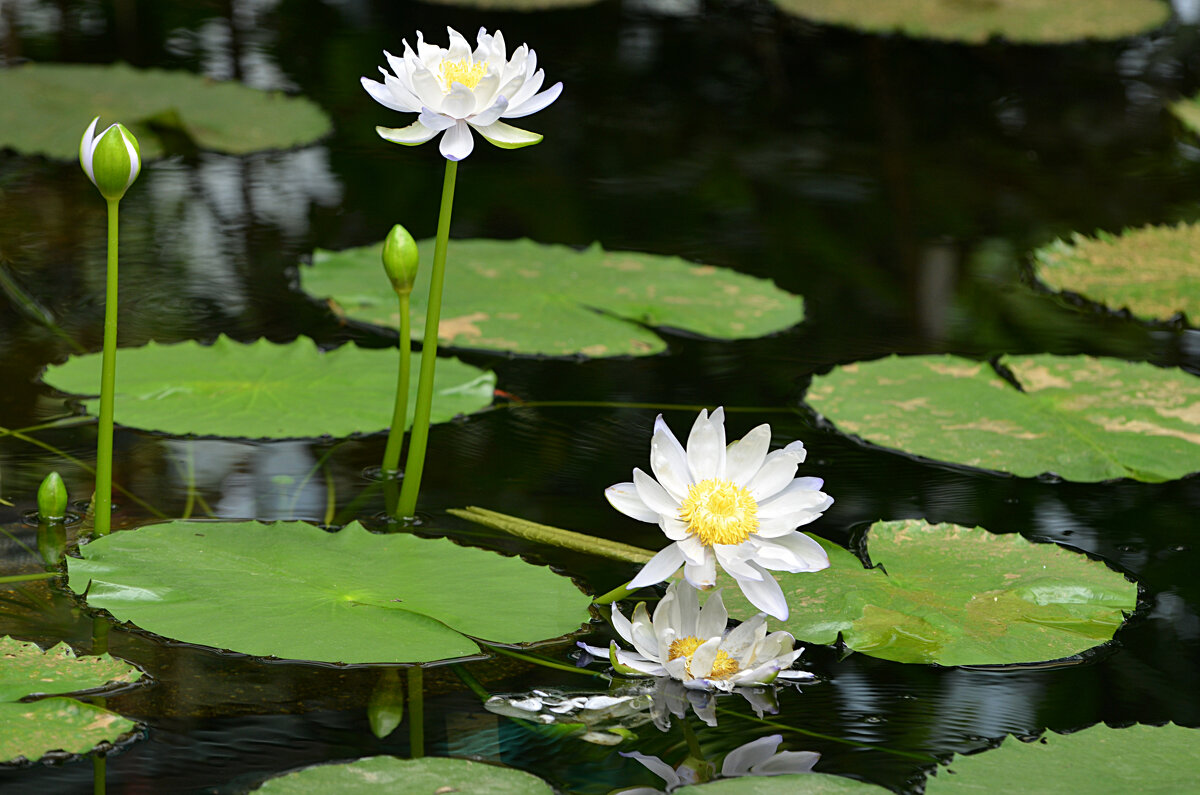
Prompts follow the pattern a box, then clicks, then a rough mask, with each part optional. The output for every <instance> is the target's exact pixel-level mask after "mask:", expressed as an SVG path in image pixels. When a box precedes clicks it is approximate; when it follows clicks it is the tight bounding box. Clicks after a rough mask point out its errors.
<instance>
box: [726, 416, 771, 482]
mask: <svg viewBox="0 0 1200 795" xmlns="http://www.w3.org/2000/svg"><path fill="white" fill-rule="evenodd" d="M770 446H771V426H770V425H767V424H766V423H763V424H762V425H759V426H758V427H757V428H753V429H752V430H751V431H750V432H749V433H747V434H746V435H745V436H743V437H742V438H741V439H738V440H737V441H736V442H733V443H732V444H730V445H729V447H728V448H727V449H726V451H725V477H726V478H728V479H729V480H732V481H733V482H734V483H736V484H738V485H739V486H745V485H746V484H747V483H749V482H750V479H751V478H753V477H754V475H755V473H756V472H758V470H759V469H760V468H762V465H763V460H764V459H765V458H766V456H767V448H768V447H770ZM756 499H757V498H756Z"/></svg>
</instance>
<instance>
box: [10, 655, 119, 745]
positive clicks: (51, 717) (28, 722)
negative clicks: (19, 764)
mask: <svg viewBox="0 0 1200 795" xmlns="http://www.w3.org/2000/svg"><path fill="white" fill-rule="evenodd" d="M141 675H142V674H141V671H139V670H138V669H136V668H134V667H133V666H132V665H129V664H127V663H124V662H121V661H120V660H115V659H113V658H112V657H110V656H108V655H107V654H102V655H99V656H96V657H76V656H75V652H73V651H72V650H71V648H70V647H69V646H67V645H66V644H65V643H60V644H58V645H57V646H55V647H54V648H51V649H48V650H47V651H42V650H41V649H39V648H38V647H37V646H36V645H35V644H33V643H22V642H21V641H18V640H14V639H13V638H9V637H0V762H14V761H16V760H18V759H21V758H24V759H26V760H30V761H35V760H37V759H40V758H41V757H43V756H45V755H46V754H47V753H49V752H51V751H65V752H66V753H71V754H85V753H87V752H88V751H90V750H92V749H93V748H95V747H96V745H97V744H98V743H102V742H109V743H115V742H116V741H117V740H118V739H119V738H120V736H121V735H122V734H126V733H128V732H131V731H133V729H134V723H133V721H130V720H126V719H125V718H122V717H121V716H120V715H118V714H116V713H115V712H109V711H108V710H106V709H102V708H100V707H97V706H93V705H91V704H85V703H83V702H82V701H77V700H75V699H73V698H62V697H58V698H43V699H40V700H37V701H24V702H23V701H20V699H22V698H25V697H28V696H40V695H43V694H50V693H72V692H77V691H81V690H95V689H97V688H102V687H107V686H111V685H121V684H129V683H131V682H135V681H137V679H138V678H139V677H141Z"/></svg>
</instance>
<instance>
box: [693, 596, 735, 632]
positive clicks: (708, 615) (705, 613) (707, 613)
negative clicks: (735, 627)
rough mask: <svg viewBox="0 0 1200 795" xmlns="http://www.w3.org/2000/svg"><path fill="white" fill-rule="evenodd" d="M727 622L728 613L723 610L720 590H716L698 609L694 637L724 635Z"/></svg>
mask: <svg viewBox="0 0 1200 795" xmlns="http://www.w3.org/2000/svg"><path fill="white" fill-rule="evenodd" d="M728 624H729V613H728V612H727V611H726V610H725V603H724V601H722V599H721V592H720V591H717V592H716V593H713V594H711V595H710V596H709V597H708V601H707V602H705V603H704V607H703V608H702V609H701V610H700V615H699V616H698V617H697V620H696V633H695V634H696V637H698V638H713V637H718V636H721V635H724V634H725V627H726V625H728Z"/></svg>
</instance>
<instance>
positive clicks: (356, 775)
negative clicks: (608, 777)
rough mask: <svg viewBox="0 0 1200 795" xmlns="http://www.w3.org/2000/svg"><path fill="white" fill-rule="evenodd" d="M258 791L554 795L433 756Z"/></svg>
mask: <svg viewBox="0 0 1200 795" xmlns="http://www.w3.org/2000/svg"><path fill="white" fill-rule="evenodd" d="M256 792H269V793H274V794H277V795H287V794H288V793H296V794H297V795H299V794H300V793H317V794H319V795H324V793H329V792H336V793H338V794H339V795H356V793H363V795H377V793H380V792H388V793H394V795H434V793H438V792H487V793H495V794H496V795H551V793H553V792H554V790H553V789H551V788H550V785H548V784H547V783H546V782H544V781H542V780H541V779H540V778H537V777H536V776H532V775H530V774H529V773H526V772H524V771H521V770H513V769H512V768H508V767H499V766H497V765H489V764H487V763H486V762H472V761H470V760H467V759H449V758H446V757H435V756H429V757H425V758H423V759H396V758H395V757H391V756H371V757H367V758H366V759H359V760H357V761H354V762H347V763H345V764H338V765H318V766H316V767H309V768H305V769H304V770H298V771H296V772H295V773H288V774H287V775H284V776H279V777H278V778H273V779H269V780H267V782H266V783H264V784H263V785H262V786H261V787H259V788H258V789H257V790H256Z"/></svg>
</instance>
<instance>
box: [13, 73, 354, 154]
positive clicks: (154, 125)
mask: <svg viewBox="0 0 1200 795" xmlns="http://www.w3.org/2000/svg"><path fill="white" fill-rule="evenodd" d="M0 96H2V97H4V102H3V103H0V147H9V148H12V149H15V150H17V151H18V152H21V153H23V154H30V155H45V156H46V157H51V158H57V159H60V160H70V159H74V158H76V157H78V156H79V137H80V136H81V135H83V130H84V128H85V127H87V125H88V122H90V121H91V120H92V119H93V118H95V117H96V116H99V117H100V122H101V123H102V124H105V125H107V124H111V123H113V122H118V121H119V122H121V123H122V124H124V125H125V126H126V127H128V128H129V129H130V130H131V131H132V132H133V134H134V135H136V136H137V138H138V144H139V145H140V147H141V152H142V157H144V158H147V159H152V158H155V157H160V156H162V155H163V153H164V146H163V139H167V138H176V139H177V138H179V137H180V136H182V137H183V139H184V140H185V141H186V142H187V145H188V146H192V147H195V148H199V149H211V150H214V151H218V152H227V153H230V154H245V153H248V152H257V151H259V150H263V149H287V148H290V147H293V146H299V145H301V144H307V143H311V142H313V141H315V140H317V139H318V138H321V137H322V136H324V135H326V134H327V133H329V131H330V130H331V129H332V124H331V123H330V120H329V117H328V116H326V115H325V113H324V112H323V111H322V110H321V109H320V108H319V107H317V105H315V104H314V103H312V102H310V101H309V100H307V99H303V98H300V97H286V96H284V95H282V94H279V93H268V92H265V91H258V90H256V89H253V88H249V87H247V86H244V85H242V84H240V83H234V82H214V81H212V80H209V79H207V78H204V77H201V76H200V75H195V74H191V73H188V72H170V71H164V70H160V69H145V70H143V69H134V68H133V67H131V66H128V65H126V64H121V63H117V64H112V65H110V66H101V65H98V64H55V63H47V64H26V65H24V66H18V67H14V68H12V69H0Z"/></svg>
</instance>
